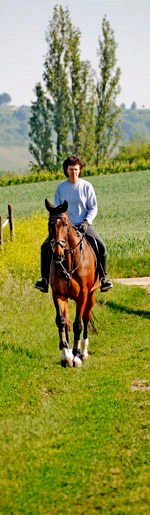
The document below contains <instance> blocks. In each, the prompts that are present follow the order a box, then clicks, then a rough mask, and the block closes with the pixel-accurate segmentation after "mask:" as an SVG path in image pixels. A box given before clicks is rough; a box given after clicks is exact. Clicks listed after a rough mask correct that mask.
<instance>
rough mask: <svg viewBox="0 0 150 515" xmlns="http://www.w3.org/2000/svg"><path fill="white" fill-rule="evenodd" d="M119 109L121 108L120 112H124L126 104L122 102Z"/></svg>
mask: <svg viewBox="0 0 150 515" xmlns="http://www.w3.org/2000/svg"><path fill="white" fill-rule="evenodd" d="M120 107H121V110H122V111H125V109H126V104H124V102H123V103H122V104H121V106H120Z"/></svg>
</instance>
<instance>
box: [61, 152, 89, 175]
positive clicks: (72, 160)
mask: <svg viewBox="0 0 150 515" xmlns="http://www.w3.org/2000/svg"><path fill="white" fill-rule="evenodd" d="M72 165H79V166H80V173H79V177H80V176H81V174H82V168H83V166H84V164H83V163H82V161H81V159H80V158H79V157H77V156H68V157H67V159H65V161H64V162H63V170H64V174H65V175H66V177H68V173H67V168H68V166H72Z"/></svg>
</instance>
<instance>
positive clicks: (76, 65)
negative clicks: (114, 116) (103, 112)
mask: <svg viewBox="0 0 150 515" xmlns="http://www.w3.org/2000/svg"><path fill="white" fill-rule="evenodd" d="M80 37H81V33H80V31H79V29H78V28H77V29H76V28H74V27H72V25H71V24H70V33H69V69H70V81H69V82H70V97H71V134H72V150H73V152H74V153H75V154H76V153H77V154H80V155H81V157H82V156H83V158H84V159H85V160H86V161H87V160H88V162H89V161H91V160H92V159H93V155H94V151H95V148H94V145H95V139H94V105H95V100H94V93H95V86H94V79H93V75H94V73H93V70H92V69H91V64H90V62H89V61H81V56H80V54H81V51H80Z"/></svg>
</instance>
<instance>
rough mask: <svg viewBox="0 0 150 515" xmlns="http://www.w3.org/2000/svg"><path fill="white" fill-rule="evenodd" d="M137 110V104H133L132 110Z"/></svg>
mask: <svg viewBox="0 0 150 515" xmlns="http://www.w3.org/2000/svg"><path fill="white" fill-rule="evenodd" d="M136 108H137V105H136V102H132V104H131V108H130V109H133V110H135V109H136Z"/></svg>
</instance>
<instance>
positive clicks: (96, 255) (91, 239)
mask: <svg viewBox="0 0 150 515" xmlns="http://www.w3.org/2000/svg"><path fill="white" fill-rule="evenodd" d="M74 229H75V230H76V232H77V234H78V235H81V234H82V233H80V231H79V229H78V228H77V226H74ZM84 238H85V239H86V241H87V243H88V245H89V247H90V249H91V250H92V252H93V255H94V259H95V278H96V277H97V275H98V272H99V271H98V263H99V249H98V243H97V241H96V239H95V238H94V237H93V236H91V235H89V234H87V233H85V234H84Z"/></svg>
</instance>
